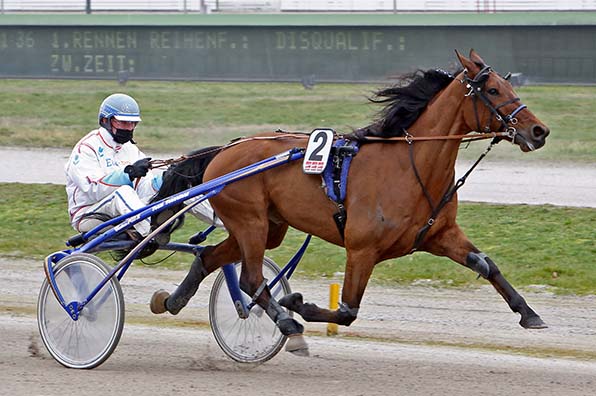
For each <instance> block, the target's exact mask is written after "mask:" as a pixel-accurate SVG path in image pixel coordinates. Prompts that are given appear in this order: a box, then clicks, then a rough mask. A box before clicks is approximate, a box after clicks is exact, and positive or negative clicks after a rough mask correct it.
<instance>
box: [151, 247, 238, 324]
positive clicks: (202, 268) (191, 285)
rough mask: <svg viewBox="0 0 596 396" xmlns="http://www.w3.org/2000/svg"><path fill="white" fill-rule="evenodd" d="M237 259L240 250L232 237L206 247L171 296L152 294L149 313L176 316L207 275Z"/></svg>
mask: <svg viewBox="0 0 596 396" xmlns="http://www.w3.org/2000/svg"><path fill="white" fill-rule="evenodd" d="M239 259H240V250H239V249H238V244H237V242H236V240H235V239H234V238H233V237H232V236H229V237H228V238H227V239H226V240H225V241H223V242H221V243H219V244H218V245H216V246H207V247H206V248H205V249H204V250H203V251H202V252H201V254H198V255H197V256H196V257H195V259H194V261H193V263H192V265H191V267H190V270H189V271H188V274H186V277H184V279H183V280H182V282H181V283H180V285H179V286H178V287H177V288H176V290H175V291H174V292H173V293H172V294H171V295H170V293H168V292H167V291H165V290H158V291H156V292H155V293H153V296H152V297H151V303H150V305H149V307H150V308H151V312H153V313H154V314H161V313H164V312H166V311H167V312H169V313H171V314H172V315H176V314H178V312H180V310H181V309H182V308H184V307H185V306H186V304H188V301H189V300H190V299H191V298H192V296H194V295H195V293H196V292H197V290H198V289H199V285H200V284H201V282H202V281H203V279H205V278H206V277H207V275H209V274H210V273H212V272H213V271H215V270H216V269H218V268H219V267H221V266H222V265H224V264H228V263H233V262H235V261H238V260H239Z"/></svg>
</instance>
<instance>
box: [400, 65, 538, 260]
mask: <svg viewBox="0 0 596 396" xmlns="http://www.w3.org/2000/svg"><path fill="white" fill-rule="evenodd" d="M492 72H493V71H492V69H491V67H490V66H484V67H483V68H482V69H481V70H480V71H479V72H478V73H477V74H476V76H475V77H474V78H473V79H472V78H470V77H469V76H468V73H467V70H465V69H464V77H463V79H461V80H459V82H460V83H462V84H466V88H468V89H469V91H468V93H466V94H465V96H466V97H472V100H473V103H474V117H475V118H476V125H477V127H478V131H484V133H482V134H481V135H485V134H487V133H489V132H491V128H490V118H489V120H488V121H487V124H486V126H485V127H484V128H482V127H481V125H480V117H479V116H478V99H480V100H481V101H482V103H484V105H485V106H486V107H487V108H488V110H489V111H490V112H491V114H492V115H494V116H495V118H496V119H497V121H499V122H500V123H501V131H499V132H492V133H494V134H499V136H495V137H494V139H493V140H492V141H491V143H490V145H489V146H488V147H487V148H486V150H485V151H484V152H483V153H482V154H481V155H480V157H479V158H478V159H477V160H476V162H475V163H474V164H473V165H472V166H471V167H470V169H468V171H467V172H466V173H465V174H464V175H463V176H462V177H461V178H459V179H458V180H457V182H455V183H453V182H451V183H450V184H449V187H448V188H447V190H446V191H445V193H444V194H443V196H442V197H441V200H440V201H439V203H438V204H437V205H434V203H433V200H432V198H431V196H430V193H429V192H428V190H427V188H426V186H425V185H424V182H423V181H422V178H421V177H420V174H419V173H418V169H417V168H416V162H415V160H414V147H413V146H414V145H413V139H412V138H411V137H410V138H409V139H408V136H411V135H409V133H408V132H407V131H405V133H406V141H407V142H408V145H409V154H410V163H411V164H412V168H413V170H414V175H415V176H416V179H417V181H418V184H419V185H420V187H421V188H422V192H423V193H424V196H425V198H426V200H427V202H428V204H429V206H430V208H431V214H430V216H429V218H428V220H427V222H426V224H424V225H423V226H422V227H421V228H420V230H418V233H417V234H416V239H415V240H414V244H413V246H412V249H411V251H410V253H413V252H415V251H416V250H418V248H419V247H420V244H421V243H422V241H423V240H424V237H425V236H426V234H427V233H428V231H429V230H430V228H431V227H432V226H433V224H434V223H435V220H436V218H437V216H438V215H439V213H440V212H441V210H442V209H443V208H444V207H445V205H447V204H448V203H449V202H450V201H451V199H452V198H453V196H454V195H455V193H456V192H457V190H459V188H460V187H462V186H463V185H464V183H465V182H466V179H467V178H468V176H469V175H470V173H472V171H473V170H474V169H475V168H476V166H477V165H478V164H479V163H480V161H482V159H483V158H484V157H485V156H486V155H487V154H488V152H489V151H490V150H491V149H492V147H493V146H494V145H495V144H497V143H498V142H499V141H500V140H501V136H502V135H501V134H504V135H505V136H507V137H509V138H510V139H511V143H512V144H515V139H516V138H517V137H519V138H520V139H523V140H524V142H525V143H526V144H527V146H528V148H530V150H533V149H534V146H533V145H532V144H531V143H530V142H528V141H527V140H526V139H525V138H524V137H523V135H520V134H518V133H517V130H516V128H515V126H514V125H516V124H517V118H515V116H516V115H517V114H518V113H519V112H520V111H522V110H523V109H525V108H526V107H527V106H526V105H525V104H523V103H521V102H520V99H519V98H517V97H516V98H513V99H510V100H507V101H505V102H503V103H500V104H498V105H496V106H495V105H493V103H492V102H491V101H490V99H489V98H488V97H487V96H486V94H485V93H484V85H485V83H486V81H487V80H488V77H489V75H490V73H492ZM510 76H511V74H507V76H505V77H504V78H505V79H506V80H507V79H508V78H509V77H510ZM517 102H520V103H519V105H518V106H517V107H516V108H515V109H514V110H513V111H512V112H511V113H509V114H508V115H506V116H503V114H502V113H501V112H500V111H499V109H500V108H502V107H504V106H507V105H509V104H512V103H517Z"/></svg>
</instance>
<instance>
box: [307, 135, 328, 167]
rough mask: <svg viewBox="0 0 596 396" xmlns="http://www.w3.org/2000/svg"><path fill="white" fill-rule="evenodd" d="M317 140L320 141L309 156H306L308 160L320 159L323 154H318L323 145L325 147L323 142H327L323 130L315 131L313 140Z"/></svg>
mask: <svg viewBox="0 0 596 396" xmlns="http://www.w3.org/2000/svg"><path fill="white" fill-rule="evenodd" d="M319 141H321V143H320V144H319V145H318V146H317V148H316V149H314V150H313V152H312V153H311V154H310V157H308V159H309V161H321V160H322V159H323V156H322V155H319V151H321V150H323V147H325V144H326V143H327V134H326V133H325V132H322V131H321V132H317V135H316V136H315V139H314V142H315V143H319Z"/></svg>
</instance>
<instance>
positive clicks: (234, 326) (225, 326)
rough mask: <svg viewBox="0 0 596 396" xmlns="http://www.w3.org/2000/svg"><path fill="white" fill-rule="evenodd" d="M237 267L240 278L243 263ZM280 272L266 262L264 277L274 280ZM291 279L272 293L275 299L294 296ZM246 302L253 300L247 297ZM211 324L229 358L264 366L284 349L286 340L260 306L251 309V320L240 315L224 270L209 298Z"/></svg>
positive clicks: (269, 262)
mask: <svg viewBox="0 0 596 396" xmlns="http://www.w3.org/2000/svg"><path fill="white" fill-rule="evenodd" d="M234 267H235V269H236V273H237V274H238V277H240V267H241V264H240V263H235V264H234ZM279 272H280V269H279V267H278V266H277V264H275V262H274V261H273V260H271V259H270V258H268V257H265V258H264V259H263V276H264V277H265V278H266V279H269V280H272V279H273V278H275V276H276V275H277V274H279ZM291 292H292V291H291V289H290V284H289V282H288V280H287V279H286V278H285V277H283V278H281V280H280V281H279V282H278V283H277V285H276V286H275V287H274V288H273V290H271V294H272V296H273V298H275V299H276V300H279V299H280V298H281V297H283V296H285V295H286V294H289V293H291ZM243 295H244V297H245V301H250V298H249V297H248V296H247V295H246V294H244V293H243ZM209 322H210V324H211V330H212V331H213V335H214V336H215V340H216V341H217V343H218V344H219V346H220V347H221V349H222V350H223V351H224V353H225V354H226V355H228V356H229V357H230V358H232V359H234V360H236V361H238V362H242V363H261V362H264V361H267V360H269V359H271V358H272V357H273V356H275V355H276V354H277V353H278V352H279V350H280V349H281V348H282V347H283V345H284V344H285V342H286V339H287V337H286V336H284V335H283V334H282V333H281V332H280V331H279V329H278V328H277V326H276V325H275V323H273V321H272V320H271V318H269V316H267V314H266V313H265V311H264V310H263V309H262V308H261V307H260V306H258V305H255V306H254V307H253V308H252V309H251V310H250V314H249V316H248V318H246V319H241V318H240V317H239V316H238V313H237V311H236V308H235V307H234V303H233V302H232V299H231V297H230V293H229V291H228V287H227V284H226V279H225V276H224V273H223V271H222V272H220V273H219V274H218V275H217V278H216V279H215V282H213V287H212V288H211V296H210V298H209Z"/></svg>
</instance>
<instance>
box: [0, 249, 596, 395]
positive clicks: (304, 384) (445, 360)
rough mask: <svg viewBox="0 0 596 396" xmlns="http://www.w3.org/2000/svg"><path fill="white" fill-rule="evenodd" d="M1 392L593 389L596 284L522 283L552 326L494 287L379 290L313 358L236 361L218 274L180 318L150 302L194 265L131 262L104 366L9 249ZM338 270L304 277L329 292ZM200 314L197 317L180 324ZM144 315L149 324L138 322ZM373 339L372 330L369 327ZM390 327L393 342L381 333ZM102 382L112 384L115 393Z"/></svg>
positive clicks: (320, 328)
mask: <svg viewBox="0 0 596 396" xmlns="http://www.w3.org/2000/svg"><path fill="white" fill-rule="evenodd" d="M0 266H1V267H2V271H1V272H0V281H1V284H2V288H1V291H0V334H2V348H0V383H2V388H1V390H0V394H3V395H4V394H6V395H13V396H15V395H68V394H73V395H86V394H97V392H98V390H99V389H101V390H102V391H103V392H105V393H106V394H117V395H120V394H122V395H124V394H133V393H134V394H148V395H153V394H176V393H181V394H183V393H188V392H192V393H193V394H209V395H217V394H223V393H224V392H225V393H226V394H234V393H236V392H242V394H244V395H248V396H252V395H288V394H291V393H292V392H299V393H300V394H304V395H322V394H341V395H387V394H396V395H397V394H404V395H406V394H407V395H435V394H436V395H439V394H441V395H444V394H451V395H480V394H482V395H503V394H507V395H521V394H528V395H534V394H541V395H566V396H567V395H592V394H594V392H595V390H596V377H595V375H596V343H595V342H594V340H595V339H596V309H595V308H596V297H595V296H589V297H560V296H554V295H551V294H549V293H545V292H532V291H526V292H525V293H524V295H525V296H526V298H527V300H528V301H529V303H530V305H532V306H533V307H534V308H535V309H536V310H537V311H538V312H539V313H540V314H541V315H542V317H543V319H544V320H545V321H546V322H547V323H548V324H549V325H550V328H549V329H545V330H540V331H528V330H524V329H522V328H521V327H519V326H518V325H517V320H518V316H517V315H516V314H513V313H511V312H510V311H509V310H508V308H507V306H506V305H505V303H504V302H503V301H502V300H501V298H500V297H499V296H498V295H497V294H496V292H494V291H493V290H492V289H491V288H489V287H481V288H479V289H477V290H437V289H433V288H431V287H422V286H420V287H408V288H387V287H381V286H378V285H374V284H373V285H371V286H370V287H369V289H367V294H366V295H365V298H364V301H363V306H362V308H361V314H360V315H359V318H358V320H357V321H356V322H355V323H354V324H353V325H352V326H351V327H350V328H347V329H346V328H342V329H340V332H341V334H342V336H341V337H336V338H329V337H325V336H322V335H320V334H321V333H323V332H324V329H325V326H324V325H321V324H306V329H307V332H308V336H307V338H308V341H309V343H310V348H311V357H309V358H299V357H295V356H293V355H290V354H288V353H285V352H280V354H279V355H277V356H276V357H274V358H273V359H272V360H271V361H269V362H267V363H265V364H263V365H260V366H256V367H255V366H247V365H242V364H238V363H235V362H233V361H231V360H229V359H228V358H227V357H225V355H224V354H223V353H222V352H221V350H220V349H219V347H218V346H217V344H216V343H215V340H214V339H213V336H212V335H211V334H210V332H209V330H208V329H207V328H206V327H205V326H201V325H200V324H201V323H207V321H208V317H207V301H208V291H209V283H210V282H209V281H210V280H211V279H210V278H211V277H210V278H208V279H207V281H206V283H205V287H202V288H201V289H200V290H199V293H198V294H197V296H195V298H194V299H193V300H192V301H191V304H190V305H189V307H187V309H186V310H184V311H183V312H182V313H181V314H180V315H178V316H176V317H172V316H154V315H151V314H150V313H149V312H148V308H147V304H146V303H147V301H148V299H149V297H150V295H151V293H152V292H153V291H154V290H155V289H156V288H159V287H164V288H166V289H172V287H173V284H174V283H176V282H178V281H179V280H180V279H181V278H182V277H183V275H184V274H183V272H180V271H167V270H160V269H156V268H152V269H147V268H144V267H140V266H133V267H132V268H131V270H130V272H129V273H128V274H127V275H126V276H125V278H124V279H123V282H122V286H123V290H124V295H125V301H126V304H127V305H126V310H127V322H126V325H125V328H124V333H123V336H122V339H121V341H120V344H119V346H118V348H117V349H116V351H115V353H114V354H113V355H112V356H111V357H110V358H109V359H108V361H107V362H106V363H104V364H103V365H102V366H100V367H98V368H96V369H94V370H83V371H80V370H67V369H65V368H63V367H62V366H60V365H59V364H58V363H56V362H55V361H54V360H53V359H52V358H51V357H49V355H48V353H47V352H46V351H45V348H44V346H43V344H42V343H41V340H40V339H39V336H38V332H37V325H36V320H35V317H34V310H35V304H36V296H37V292H38V289H39V285H40V283H41V281H42V277H43V271H42V267H41V263H39V262H32V261H24V260H6V259H0ZM328 283H330V281H300V280H297V281H293V282H292V288H293V289H294V290H296V291H301V292H303V293H304V294H305V296H306V297H307V300H309V301H312V302H316V303H319V304H321V305H324V304H325V303H326V301H327V290H328V289H327V285H328ZM185 321H197V322H198V325H197V326H193V327H181V324H182V323H183V322H185ZM139 323H143V325H140V324H139ZM363 338H364V339H363ZM381 339H384V340H385V341H381ZM103 392H102V393H103Z"/></svg>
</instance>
